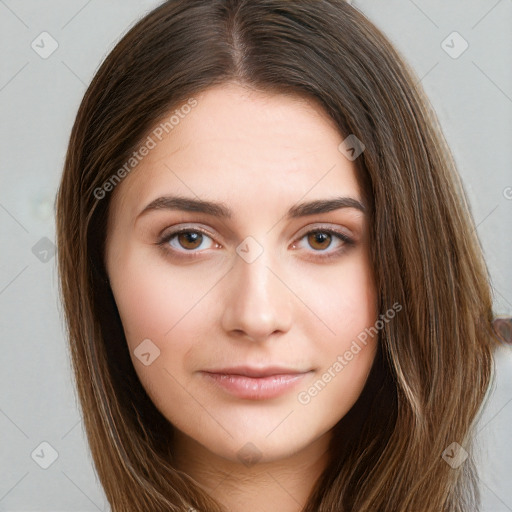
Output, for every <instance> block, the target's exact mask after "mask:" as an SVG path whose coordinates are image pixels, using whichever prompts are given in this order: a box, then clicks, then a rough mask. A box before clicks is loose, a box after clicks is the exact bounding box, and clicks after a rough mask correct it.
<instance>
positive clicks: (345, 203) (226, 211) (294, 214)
mask: <svg viewBox="0 0 512 512" xmlns="http://www.w3.org/2000/svg"><path fill="white" fill-rule="evenodd" d="M341 208H355V209H356V210H359V211H361V212H363V213H365V212H366V208H365V206H364V204H363V203H361V201H359V200H357V199H355V198H353V197H335V198H332V199H317V200H315V201H310V202H305V203H300V204H297V205H294V206H292V207H291V208H290V209H289V210H288V212H287V213H286V218H287V219H294V218H298V217H305V216H307V215H318V214H320V213H327V212H331V211H334V210H339V209H341ZM152 210H182V211H187V212H200V213H205V214H207V215H212V216H215V217H221V218H226V219H231V218H232V217H233V212H232V210H231V209H230V208H229V207H227V206H226V205H225V204H223V203H219V202H215V201H206V200H202V199H193V198H189V197H182V196H163V197H159V198H157V199H155V200H154V201H151V203H149V204H148V205H147V206H146V207H145V208H144V209H143V210H142V211H141V212H140V213H139V214H138V215H137V218H139V217H140V216H141V215H143V214H144V213H146V212H148V211H152Z"/></svg>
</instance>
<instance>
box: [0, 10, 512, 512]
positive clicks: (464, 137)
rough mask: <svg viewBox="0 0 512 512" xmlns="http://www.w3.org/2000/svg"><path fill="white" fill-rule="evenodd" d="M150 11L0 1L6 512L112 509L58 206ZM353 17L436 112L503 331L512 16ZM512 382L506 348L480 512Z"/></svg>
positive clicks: (509, 287) (507, 472)
mask: <svg viewBox="0 0 512 512" xmlns="http://www.w3.org/2000/svg"><path fill="white" fill-rule="evenodd" d="M158 3H159V2H158V1H154V0H144V1H140V0H137V1H136V0H111V1H100V0H89V1H87V0H72V1H70V0H67V1H64V0H60V1H59V0H46V1H42V0H0V41H1V46H0V48H1V50H2V51H1V54H0V55H1V61H0V62H1V67H0V109H1V110H0V112H1V128H0V129H1V133H0V159H1V160H0V161H1V167H0V169H1V171H0V172H1V174H0V176H1V181H0V185H1V186H0V241H1V267H0V321H1V330H0V332H1V335H2V340H1V341H2V345H1V349H2V358H1V367H0V368H1V369H0V510H1V511H7V510H8V511H21V510H27V511H28V510H33V511H35V510H37V511H50V510H51V511H57V510H59V511H60V510H62V511H73V512H74V511H95V510H108V509H109V507H108V503H107V502H106V500H105V497H104V494H103V491H102V489H101V486H100V485H99V483H98V480H97V477H96V475H95V471H94V468H93V466H92V461H91V457H90V454H89V452H88V447H87V443H86V440H85V435H84V431H83V425H82V422H81V420H80V415H79V412H78V408H77V403H76V397H75V392H74V388H73V383H72V380H71V373H70V367H69V361H68V353H67V346H66V340H65V337H64V328H63V322H62V317H61V307H60V305H59V301H58V295H57V274H56V263H55V257H54V255H53V252H52V250H53V245H52V244H53V242H54V240H55V228H54V220H53V202H54V197H55V192H56V190H57V186H58V183H59V178H60V174H61V171H62V165H63V162H64V155H65V151H66V145H67V142H68V137H69V133H70V130H71V126H72V123H73V120H74V117H75V114H76V110H77V108H78V105H79V102H80V100H81V98H82V96H83V94H84V92H85V89H86V86H87V84H88V83H89V82H90V80H91V79H92V77H93V75H94V73H95V71H96V70H97V69H98V66H99V64H100V62H101V61H102V60H103V58H104V57H105V56H106V54H107V53H108V52H109V51H110V50H111V49H112V48H113V46H114V44H115V43H116V42H117V41H118V40H119V38H120V37H121V36H122V35H123V34H124V33H125V32H126V31H127V30H128V29H129V27H131V26H132V25H133V24H134V23H135V21H136V20H137V19H138V18H139V17H141V16H142V15H143V14H144V13H145V12H147V11H149V10H150V9H152V8H153V7H155V6H156V5H157V4H158ZM352 3H353V5H354V6H355V7H356V8H358V9H360V10H361V11H362V12H364V13H365V14H366V15H367V16H368V17H369V18H370V19H371V20H372V21H373V22H374V23H375V24H376V25H377V26H379V27H380V28H381V29H382V30H383V31H384V32H385V33H386V34H387V35H388V37H389V38H390V39H391V41H392V42H393V43H395V45H396V46H397V48H398V49H399V51H401V52H402V54H403V55H404V56H405V57H406V59H407V60H408V62H409V63H410V64H411V65H412V67H413V69H414V70H415V72H416V73H417V75H418V79H419V80H421V83H422V85H423V86H424V88H425V90H426V92H427V95H428V96H429V98H430V99H431V101H432V103H433V105H434V108H435V110H436V112H437V114H438V116H439V118H440V121H441V125H442V128H443V130H444V133H445V136H446V138H447V140H448V143H449V144H450V146H451V148H452V149H453V152H454V154H455V158H456V161H457V163H458V166H459V171H460V174H461V176H462V180H463V183H464V186H465V190H466V193H467V196H468V199H469V202H470V205H471V207H472V212H473V215H474V218H475V222H476V224H477V231H478V235H479V238H480V240H481V243H482V246H483V249H484V252H485V257H486V260H487V263H488V267H489V271H490V274H491V277H492V283H493V290H494V300H495V312H496V313H497V314H500V315H507V316H510V315H512V269H511V265H510V254H511V238H512V237H511V235H512V223H511V222H510V219H511V218H512V188H510V187H512V173H511V163H512V144H511V142H512V137H511V136H512V37H511V27H512V0H499V1H496V0H489V1H488V0H475V1H468V0H455V1H452V0H451V1H450V2H445V1H442V0H435V1H434V0H432V1H427V0H414V1H413V0H387V1H386V2H383V1H378V0H356V1H354V2H352ZM448 3H449V5H448ZM43 31H46V32H48V33H49V34H51V36H52V37H53V38H54V39H55V40H56V41H57V43H58V48H57V50H56V51H55V52H54V53H53V54H52V55H50V56H49V57H48V58H46V59H43V58H41V56H40V55H39V54H38V53H36V51H35V50H34V49H33V48H32V47H31V44H32V42H33V41H35V43H34V44H39V45H40V47H41V46H42V43H41V42H40V40H41V37H42V36H40V34H41V33H42V32H43ZM454 31H457V32H458V33H459V34H460V35H461V36H462V37H463V38H464V40H465V41H467V43H468V44H469V47H468V49H467V50H466V51H465V52H464V53H462V54H461V55H460V56H458V58H452V57H451V56H450V55H448V53H447V52H446V51H445V49H443V46H444V48H446V49H449V48H447V46H448V47H450V46H451V47H452V48H451V50H450V51H451V52H458V51H460V49H461V48H462V46H461V43H463V42H462V41H461V40H457V39H453V36H451V37H450V38H448V39H447V40H446V38H447V37H448V36H449V35H450V34H452V32H454ZM445 40H446V42H445V43H444V45H442V42H443V41H445ZM45 41H46V42H45V48H46V49H48V48H49V47H50V46H49V44H50V42H49V40H48V39H46V40H45ZM40 51H42V48H41V50H40ZM510 375H512V347H504V348H502V349H500V350H499V352H498V354H497V386H496V390H495V392H494V393H493V394H492V396H491V401H490V402H489V404H488V405H487V407H486V408H485V410H484V416H483V417H482V420H481V422H480V424H479V425H480V426H479V436H478V439H479V446H480V447H481V449H480V452H481V455H480V456H479V457H480V458H479V467H480V470H481V488H482V492H483V495H484V507H483V511H484V512H505V511H512V489H511V488H510V485H507V484H508V483H509V481H510V477H511V475H512V448H511V446H510V435H509V432H510V430H511V425H512V405H511V404H510V402H511V401H512V384H511V379H510ZM42 442H47V443H49V444H50V445H51V446H52V447H53V449H54V450H55V452H56V455H57V458H56V460H55V461H54V462H53V464H52V465H51V466H49V467H48V469H43V468H42V467H40V464H44V463H45V462H46V463H48V462H50V461H51V459H50V454H51V449H49V448H48V447H45V446H44V445H43V447H42V448H41V447H40V444H41V443H42ZM41 450H42V451H41ZM31 454H33V455H31ZM37 454H39V457H37ZM35 460H37V462H38V463H36V462H35Z"/></svg>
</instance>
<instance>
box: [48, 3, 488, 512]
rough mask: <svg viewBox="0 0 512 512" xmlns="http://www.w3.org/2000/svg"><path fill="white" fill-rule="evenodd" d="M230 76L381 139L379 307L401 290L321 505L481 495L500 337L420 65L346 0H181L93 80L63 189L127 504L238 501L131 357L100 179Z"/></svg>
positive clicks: (100, 418)
mask: <svg viewBox="0 0 512 512" xmlns="http://www.w3.org/2000/svg"><path fill="white" fill-rule="evenodd" d="M227 82H237V83H240V84H243V85H246V86H249V87H251V88H254V89H257V90H261V91H265V92H268V93H275V94H295V95H300V96H307V97H308V98H311V99H314V100H315V101H317V102H318V103H319V104H320V105H321V106H322V107H323V108H324V109H325V112H326V113H327V114H328V115H329V116H330V117H331V118H332V119H333V120H334V121H335V123H336V125H337V126H338V128H339V131H340V134H341V135H343V137H347V136H349V135H355V136H356V137H357V138H358V139H359V140H361V141H362V142H363V143H364V146H365V149H364V151H363V153H362V154H361V155H360V156H359V157H358V158H357V159H356V160H355V161H354V163H355V165H356V168H357V172H358V179H359V181H360V184H361V188H362V190H363V192H364V195H365V199H366V203H367V204H368V205H369V212H370V221H369V225H370V242H369V247H370V250H371V261H372V265H373V271H374V274H375V276H376V286H377V290H378V296H379V311H380V312H381V313H382V312H385V311H387V310H389V309H390V308H392V305H393V304H395V303H396V302H398V303H399V304H401V305H402V306H403V310H402V311H401V312H400V314H397V315H396V317H395V318H394V319H393V321H392V322H389V323H386V325H385V326H384V327H383V329H382V330H381V331H380V333H379V351H378V354H377V358H376V360H375V362H374V366H373V368H372V372H371V373H370V376H369V378H368V381H367V385H366V386H365V388H364V390H363V392H362V394H361V396H360V398H359V400H358V401H357V402H356V404H355V405H354V407H353V408H352V409H351V410H350V411H349V413H348V414H347V415H346V416H345V417H344V418H343V419H342V420H341V421H340V422H339V424H338V425H336V427H335V436H334V437H333V442H332V446H331V461H330V463H329V465H328V467H327V468H326V469H325V471H324V473H323V474H322V476H321V477H320V478H319V480H318V481H317V482H316V483H315V486H314V488H313V491H312V493H311V495H310V497H309V500H308V503H307V504H306V506H305V507H304V509H303V510H304V512H334V511H338V512H339V511H356V510H357V511H358V512H364V511H369V512H370V511H371V512H376V511H390V512H391V511H392V512H411V511H422V512H425V511H435V512H439V511H441V510H442V511H446V512H455V511H460V512H466V511H468V510H477V506H478V502H479V493H478V485H477V484H478V481H477V474H476V469H475V466H474V462H473V459H472V452H471V442H472V438H473V432H474V430H473V428H474V424H475V420H476V419H477V417H478V414H479V412H480V411H481V408H482V405H483V404H484V402H485V399H486V393H487V391H488V389H489V386H490V384H491V383H492V381H493V376H494V373H493V357H492V352H493V348H494V346H496V344H497V343H498V342H497V338H496V333H495V332H494V331H493V328H492V319H493V312H492V301H491V297H490V287H489V279H488V273H487V268H486V265H485V262H484V261H483V259H482V251H481V248H480V245H479V242H478V239H477V237H476V233H475V226H474V224H473V221H472V218H471V215H470V211H469V209H468V206H467V204H466V201H465V197H464V192H463V188H462V186H461V184H460V182H459V180H458V177H457V173H456V169H455V165H454V161H453V158H452V156H451V154H450V151H449V149H448V147H447V145H446V142H445V140H444V138H443V136H442V132H441V129H440V127H439V126H438V123H437V120H436V116H435V114H434V112H433V110H432V108H431V107H430V104H429V102H428V100H427V99H426V97H425V96H424V93H423V91H422V89H421V87H420V85H418V83H417V79H416V76H415V75H414V73H413V72H412V71H411V69H410V68H409V67H408V66H407V65H406V64H405V63H404V61H403V59H402V58H401V56H400V55H399V54H398V53H397V51H396V50H395V49H394V48H393V46H392V45H391V44H390V43H389V41H388V40H387V39H386V37H385V36H384V35H383V34H382V33H381V32H380V31H379V30H378V29H377V28H376V27H375V26H374V25H373V24H372V23H370V22H369V21H368V20H367V19H366V18H365V17H364V16H363V15H362V14H361V13H360V12H359V11H358V10H356V9H355V8H353V7H351V6H350V5H349V4H347V3H346V2H345V1H342V0H294V1H289V0H169V1H167V2H165V3H163V4H162V5H161V6H159V7H158V8H156V9H155V10H153V11H152V12H150V13H149V14H148V15H147V16H145V17H144V18H143V19H142V20H141V21H139V22H138V23H137V24H136V25H135V26H134V27H133V28H132V29H131V30H130V31H129V32H128V33H127V34H126V35H125V36H124V37H123V38H122V39H121V41H120V42H119V43H118V44H117V46H116V47H115V48H114V49H113V50H112V52H111V53H110V54H109V55H108V57H107V58H106V60H105V61H104V62H103V64H102V66H101V67H100V69H99V71H98V72H97V74H96V76H95V77H94V79H93V81H92V83H91V84H90V86H89V88H88V89H87V91H86V93H85V96H84V98H83V101H82V103H81V105H80V108H79V111H78V114H77V117H76V120H75V123H74V126H73V129H72V133H71V137H70V142H69V148H68V151H67V156H66V161H65V165H64V171H63V176H62V181H61V184H60V188H59V191H58V195H57V198H56V214H57V217H56V218H57V244H58V264H59V272H60V279H61V282H60V284H61V295H62V302H63V305H64V313H65V316H66V321H67V326H68V336H69V346H70V351H71V357H72V363H73V368H74V373H75V380H76V386H77V389H78V396H79V399H80V404H81V408H82V412H83V418H84V423H85V429H86V432H87V436H88V441H89V444H90V448H91V451H92V456H93V460H94V464H95V467H96V469H97V472H98V475H99V478H100V480H101V483H102V485H103V488H104V490H105V493H106V496H107V498H108V500H109V502H110V504H111V506H112V510H113V511H115V512H118V511H137V512H139V511H141V510H144V511H155V512H156V511H181V512H184V511H187V510H189V508H190V509H191V508H194V509H196V510H199V511H209V512H218V511H221V510H223V508H222V506H221V505H220V504H218V503H215V502H214V500H213V499H212V498H210V497H209V496H208V495H207V494H206V493H205V492H204V491H203V490H201V489H200V488H199V486H198V484H196V483H195V481H194V480H193V479H192V478H191V477H190V476H188V475H187V474H185V473H183V472H181V471H179V470H177V469H176V468H175V467H173V449H172V443H173V427H172V425H171V424H170V423H169V422H168V421H167V420H166V418H164V417H163V416H162V414H161V413H160V412H159V411H158V410H157V409H156V407H155V406H154V404H153V403H152V402H151V400H150V399H149V397H148V396H147V394H146V393H145V391H144V389H143V387H142V385H141V383H140V381H139V380H138V377H137V375H136V373H135V370H134V368H133V365H132V362H131V359H130V355H129V353H128V348H127V344H126V340H125V338H124V333H123V327H122V323H121V320H120V317H119V314H118V311H117V308H116V304H115V301H114V297H113V295H112V291H111V289H110V286H109V283H108V279H107V274H106V271H105V266H104V261H103V256H104V245H105V234H106V233H105V229H106V220H107V213H108V207H109V204H110V200H111V197H112V193H105V190H106V189H105V188H103V189H102V190H103V192H102V195H103V196H104V197H100V194H98V189H99V188H101V187H104V184H105V183H106V182H107V181H108V180H109V179H111V178H112V176H113V175H115V174H116V172H118V170H119V169H121V168H122V166H123V165H125V164H126V162H127V161H129V159H130V157H131V155H132V154H133V152H134V150H136V148H137V147H139V145H140V144H141V141H143V140H144V137H146V136H147V134H148V133H149V131H150V130H151V128H152V127H154V125H155V123H156V122H157V121H158V120H160V119H162V117H163V116H164V115H166V114H168V113H169V112H170V111H171V110H172V109H174V108H177V107H178V106H180V105H182V104H185V103H186V102H187V100H189V99H190V98H192V97H193V96H194V95H195V94H197V93H199V92H201V91H203V90H205V89H206V88H208V87H210V86H212V85H215V84H222V83H227ZM122 174H123V175H124V174H126V173H122ZM120 175H121V174H119V173H118V176H120ZM453 443H457V445H453ZM450 446H452V448H451V450H452V452H450V453H451V454H452V456H453V450H454V449H456V450H460V449H461V448H459V447H462V449H464V450H465V451H466V452H468V454H469V458H468V459H467V460H466V461H465V462H463V463H462V464H461V465H459V466H458V467H452V466H453V465H450V464H448V463H447V462H446V461H445V460H446V458H443V457H442V455H443V453H444V452H445V450H446V449H447V448H449V447H450ZM461 453H462V452H461Z"/></svg>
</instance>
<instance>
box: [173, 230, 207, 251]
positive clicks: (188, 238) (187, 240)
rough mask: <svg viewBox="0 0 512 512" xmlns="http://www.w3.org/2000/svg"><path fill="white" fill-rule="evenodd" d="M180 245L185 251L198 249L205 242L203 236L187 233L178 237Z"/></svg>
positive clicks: (191, 232) (192, 232)
mask: <svg viewBox="0 0 512 512" xmlns="http://www.w3.org/2000/svg"><path fill="white" fill-rule="evenodd" d="M176 237H177V240H178V243H179V244H180V246H181V247H183V248H184V249H197V248H198V247H200V245H201V242H202V240H203V234H202V233H197V232H196V231H185V232H183V233H178V234H177V235H176Z"/></svg>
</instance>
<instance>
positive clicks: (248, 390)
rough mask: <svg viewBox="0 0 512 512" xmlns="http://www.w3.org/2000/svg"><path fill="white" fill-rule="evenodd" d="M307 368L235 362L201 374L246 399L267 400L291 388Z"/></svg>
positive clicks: (308, 371) (221, 387) (304, 375)
mask: <svg viewBox="0 0 512 512" xmlns="http://www.w3.org/2000/svg"><path fill="white" fill-rule="evenodd" d="M310 373H311V371H310V370H304V371H303V370H297V369H295V368H284V367H277V366H272V367H265V368H253V367H247V366H238V367H231V368H221V369H214V370H205V371H202V372H201V374H202V375H203V376H204V377H205V378H206V379H207V380H208V382H210V383H213V384H215V385H216V386H217V387H218V388H220V389H221V390H222V391H224V392H227V393H228V394H230V395H232V396H235V397H237V398H241V399H245V400H266V399H271V398H275V397H278V396H280V395H283V394H285V393H286V392H289V391H291V390H292V389H293V388H294V387H295V386H296V385H297V384H298V383H299V382H300V381H301V380H303V379H304V377H306V376H307V375H308V374H310Z"/></svg>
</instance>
